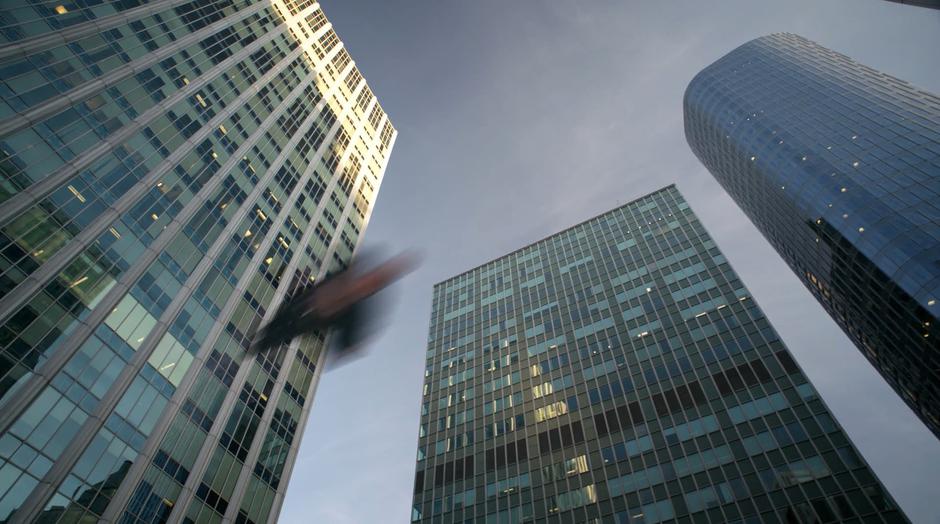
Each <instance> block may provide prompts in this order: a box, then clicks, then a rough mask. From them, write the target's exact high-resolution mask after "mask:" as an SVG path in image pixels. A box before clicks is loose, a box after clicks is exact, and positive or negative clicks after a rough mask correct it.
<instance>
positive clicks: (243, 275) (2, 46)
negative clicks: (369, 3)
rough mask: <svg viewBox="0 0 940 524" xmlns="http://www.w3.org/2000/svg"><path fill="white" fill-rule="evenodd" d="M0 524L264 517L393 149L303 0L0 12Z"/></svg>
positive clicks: (369, 99)
mask: <svg viewBox="0 0 940 524" xmlns="http://www.w3.org/2000/svg"><path fill="white" fill-rule="evenodd" d="M0 93H2V102H0V152H2V153H0V522H9V521H11V520H12V521H18V522H28V521H29V522H31V521H36V522H48V523H52V522H96V521H98V520H99V519H102V520H106V521H109V522H128V523H130V522H165V521H168V520H170V521H174V522H181V521H182V522H200V523H202V522H209V523H211V522H222V521H223V520H224V521H225V522H233V521H234V522H268V521H274V520H276V518H277V515H278V513H279V511H280V507H281V502H282V500H283V497H284V493H285V491H286V488H287V486H286V484H287V479H288V478H289V476H290V472H291V468H292V466H293V462H294V458H295V454H296V450H297V447H298V445H299V441H300V437H301V433H302V431H303V427H304V425H305V422H306V419H307V416H308V413H309V411H310V406H311V402H312V397H313V394H314V390H315V387H316V384H317V381H318V378H319V368H320V365H321V364H322V358H323V357H324V356H325V354H324V352H323V347H324V342H325V334H319V335H317V336H313V337H307V338H303V339H298V340H295V341H293V342H292V343H291V344H290V345H282V346H281V347H278V348H276V349H274V350H272V351H270V352H267V353H265V354H262V355H249V354H248V353H247V351H246V350H247V348H248V343H249V341H250V338H251V336H252V334H253V332H254V330H255V329H256V328H257V327H258V326H259V325H260V324H262V323H263V321H264V319H265V318H266V317H269V316H270V315H271V314H272V312H273V311H274V310H275V309H276V307H277V305H278V304H279V303H280V302H281V301H282V300H284V299H285V298H286V297H290V296H291V295H292V294H294V293H296V292H297V291H298V289H300V288H302V287H304V286H306V285H309V284H310V283H311V282H312V281H313V280H315V279H316V278H319V276H322V275H323V274H325V272H326V271H329V270H331V269H335V268H337V267H342V266H344V265H345V264H346V263H348V261H349V260H350V258H351V257H352V253H353V251H355V249H356V246H357V245H358V243H359V240H360V238H361V236H362V233H363V231H364V230H365V227H366V225H367V223H368V221H369V216H370V213H371V209H372V203H373V202H374V199H375V196H376V192H377V191H378V188H379V184H380V182H381V180H382V177H383V174H384V171H385V167H386V165H387V162H388V157H389V154H390V151H391V148H392V146H393V144H394V141H395V136H396V131H395V129H394V127H393V126H392V124H391V122H390V121H389V120H388V118H387V116H386V115H385V113H384V111H383V110H382V108H381V106H380V105H379V104H378V102H377V100H376V98H375V96H374V95H373V94H372V91H371V90H370V89H369V87H368V86H367V85H366V83H365V81H364V79H363V77H362V75H361V74H360V72H359V70H358V69H357V68H356V66H355V64H354V63H353V61H352V59H351V57H350V56H349V54H348V52H347V51H346V49H345V48H344V46H343V44H342V43H341V42H340V41H339V39H338V37H337V35H336V33H335V32H334V30H333V28H332V25H331V24H330V23H329V21H328V20H327V19H326V17H325V16H324V13H323V12H322V10H321V9H320V6H319V5H318V4H317V3H315V2H313V1H311V0H264V1H250V0H199V1H189V2H184V1H179V0H160V1H155V2H143V1H139V0H130V1H103V2H100V1H99V2H85V1H65V2H61V3H59V2H8V3H4V4H3V5H2V7H0Z"/></svg>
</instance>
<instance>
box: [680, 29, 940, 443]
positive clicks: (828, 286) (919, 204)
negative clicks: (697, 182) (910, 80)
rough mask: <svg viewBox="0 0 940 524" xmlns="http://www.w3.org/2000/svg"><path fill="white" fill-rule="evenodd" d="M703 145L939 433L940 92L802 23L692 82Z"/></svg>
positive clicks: (693, 122) (689, 124)
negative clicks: (801, 31) (824, 42)
mask: <svg viewBox="0 0 940 524" xmlns="http://www.w3.org/2000/svg"><path fill="white" fill-rule="evenodd" d="M685 133H686V138H687V139H688V142H689V144H690V145H691V147H692V150H693V152H694V153H695V154H696V155H697V156H698V157H699V159H701V161H702V162H703V163H704V164H705V166H706V167H707V168H708V170H709V171H711V173H712V174H713V175H714V176H715V178H716V179H717V180H718V181H719V183H721V185H722V186H723V187H724V188H725V190H726V191H728V193H729V194H730V195H731V197H732V198H734V200H735V201H736V202H737V203H738V205H739V206H741V208H742V209H743V210H744V212H745V213H746V214H747V215H748V217H750V219H751V220H752V221H753V222H754V224H755V225H756V226H757V227H758V229H760V230H761V232H762V233H763V234H764V236H765V237H766V238H767V240H768V241H770V243H771V244H772V245H773V246H774V247H775V248H776V249H777V252H779V253H780V255H781V256H782V257H783V258H784V260H785V261H786V262H787V264H789V265H790V267H791V268H792V269H793V271H794V272H795V273H796V274H797V276H798V277H799V278H800V279H801V280H802V281H803V283H804V284H806V287H807V288H809V290H810V291H811V292H812V293H813V295H815V296H816V298H817V299H818V300H819V302H820V303H821V304H822V305H823V307H824V308H825V309H826V310H827V311H828V312H829V314H830V315H831V316H832V318H833V319H834V320H835V321H836V322H837V323H838V324H839V325H840V326H841V327H842V329H843V330H844V331H845V333H846V334H847V335H848V336H849V337H850V338H851V339H852V341H853V342H854V343H855V344H856V346H858V348H859V349H860V350H861V352H862V353H863V354H864V355H865V357H866V358H867V359H868V360H869V361H870V362H871V363H872V364H873V365H874V366H875V367H876V368H877V369H878V371H879V372H880V373H881V374H882V376H884V378H885V379H886V380H887V381H888V382H889V383H890V384H891V385H892V387H894V389H895V390H896V391H897V393H898V394H899V395H900V396H901V397H902V398H903V399H904V400H905V402H907V403H908V405H909V406H910V407H911V408H912V409H913V410H914V412H915V413H917V415H918V416H919V417H920V418H921V419H922V420H923V421H924V423H926V424H927V426H928V427H929V428H930V429H931V430H932V431H933V432H934V434H936V435H937V436H940V330H938V328H937V326H938V318H937V317H938V315H940V98H938V97H937V96H935V95H932V94H930V93H927V92H924V91H921V90H918V89H916V88H913V87H911V86H910V85H909V84H907V83H906V82H904V81H901V80H898V79H896V78H893V77H891V76H888V75H885V74H883V73H879V72H877V71H875V70H873V69H871V68H869V67H866V66H864V65H862V64H859V63H857V62H854V61H852V60H851V59H849V58H847V57H845V56H843V55H840V54H838V53H836V52H834V51H830V50H828V49H826V48H824V47H821V46H819V45H818V44H815V43H813V42H810V41H808V40H806V39H804V38H802V37H800V36H797V35H792V34H775V35H770V36H766V37H763V38H758V39H757V40H753V41H751V42H748V43H747V44H744V45H743V46H741V47H739V48H737V49H735V50H734V51H732V52H731V53H729V54H727V55H726V56H724V57H722V58H721V59H719V60H718V61H716V62H715V63H714V64H712V65H710V66H708V67H707V68H705V69H704V70H703V71H702V72H701V73H699V74H698V75H697V76H696V77H695V78H694V79H693V80H692V82H691V83H690V84H689V87H688V89H687V91H686V94H685Z"/></svg>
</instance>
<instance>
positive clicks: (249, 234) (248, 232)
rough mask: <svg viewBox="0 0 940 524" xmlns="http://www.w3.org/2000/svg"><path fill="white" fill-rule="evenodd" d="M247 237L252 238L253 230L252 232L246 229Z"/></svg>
mask: <svg viewBox="0 0 940 524" xmlns="http://www.w3.org/2000/svg"><path fill="white" fill-rule="evenodd" d="M245 236H246V237H250V236H251V230H250V229H246V230H245Z"/></svg>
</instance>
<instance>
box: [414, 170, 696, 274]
mask: <svg viewBox="0 0 940 524" xmlns="http://www.w3.org/2000/svg"><path fill="white" fill-rule="evenodd" d="M669 188H675V189H676V191H678V190H679V189H678V188H677V187H676V183H675V182H673V183H671V184H668V185H665V186H663V187H661V188H659V189H657V190H655V191H650V192H649V193H646V194H644V195H641V196H638V197H636V198H634V199H633V200H631V201H629V202H626V203H624V204H622V205H619V206H617V207H614V208H611V209H608V210H607V211H603V212H601V213H597V214H596V215H593V216H591V217H589V218H586V219H584V220H582V221H580V222H578V223H576V224H573V225H571V226H568V227H566V228H564V229H561V230H559V231H556V232H554V233H552V234H550V235H546V236H544V237H542V238H540V239H538V240H535V241H533V242H529V243H528V244H526V245H524V246H522V247H520V248H517V249H514V250H512V251H510V252H509V253H506V254H505V255H500V256H498V257H494V258H491V259H489V260H487V261H486V262H483V263H481V264H477V265H475V266H473V267H471V268H470V269H467V270H464V271H461V272H460V273H457V274H456V275H454V276H451V277H447V278H445V279H444V280H441V281H439V282H436V283H435V284H434V286H433V288H432V289H436V288H437V287H438V286H440V285H441V284H445V283H447V282H449V281H451V280H454V279H455V278H459V277H462V276H463V275H466V274H467V273H470V272H472V271H476V270H477V269H480V268H481V267H483V266H485V265H487V264H491V263H493V262H496V261H497V260H499V259H501V258H506V257H508V256H511V255H514V254H516V253H518V252H519V251H522V250H524V249H527V248H530V247H532V246H534V245H535V244H538V243H539V242H544V241H546V240H548V239H549V238H552V237H554V236H557V235H560V234H562V233H565V232H566V231H570V230H572V229H574V228H576V227H580V226H583V225H584V224H587V223H588V222H590V221H592V220H594V219H596V218H598V217H601V216H603V215H606V214H607V213H610V212H611V211H616V210H618V209H622V208H624V207H627V206H629V205H631V204H635V203H636V202H638V201H640V200H643V199H644V198H646V197H649V196H652V195H655V194H656V193H661V192H663V191H666V190H667V189H669ZM679 194H682V193H681V191H680V193H679Z"/></svg>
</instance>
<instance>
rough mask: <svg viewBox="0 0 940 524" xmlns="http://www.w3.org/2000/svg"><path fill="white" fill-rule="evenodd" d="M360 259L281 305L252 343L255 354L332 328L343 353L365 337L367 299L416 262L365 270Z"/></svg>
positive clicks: (404, 259) (402, 260)
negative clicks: (302, 336) (296, 338)
mask: <svg viewBox="0 0 940 524" xmlns="http://www.w3.org/2000/svg"><path fill="white" fill-rule="evenodd" d="M362 266H363V262H361V261H360V260H359V259H358V258H357V259H356V260H355V261H353V263H352V264H351V265H350V266H349V267H348V268H347V269H344V270H342V271H339V272H337V273H334V274H332V275H328V276H327V277H325V278H324V279H322V280H321V281H320V282H317V283H315V284H314V285H313V286H312V287H310V288H308V289H305V290H303V291H301V292H300V293H298V294H297V296H295V297H293V298H292V299H291V300H289V301H286V302H284V303H283V304H281V307H280V308H279V309H278V310H277V312H276V313H275V314H274V317H273V318H272V319H271V321H270V322H268V323H267V325H265V326H263V327H262V328H261V329H259V330H258V333H257V335H256V336H255V338H254V341H253V342H252V347H251V350H252V351H254V352H261V351H267V350H269V349H271V348H273V347H276V346H277V345H278V344H281V343H284V344H286V343H289V342H290V341H291V340H293V339H294V338H295V337H298V336H301V335H306V334H309V333H312V332H314V331H317V330H326V329H330V328H333V329H335V332H334V339H333V341H334V345H335V346H336V348H337V349H338V350H339V351H340V352H341V353H342V352H346V350H348V349H349V348H352V347H355V346H356V345H357V344H358V343H359V342H361V341H362V339H363V338H364V336H365V326H366V324H367V323H368V322H369V320H370V318H371V316H372V315H371V314H370V310H369V308H368V307H367V306H366V302H365V301H366V299H368V298H369V297H371V296H373V295H375V294H376V293H377V292H379V291H381V290H382V289H383V288H385V287H386V286H388V285H389V284H391V283H392V282H393V281H394V280H396V279H398V278H399V277H401V276H403V275H404V274H405V273H408V272H409V271H411V270H412V269H413V268H414V266H415V258H414V257H413V256H411V255H398V256H396V257H394V258H392V259H390V260H388V261H386V262H383V263H381V264H379V265H378V266H375V267H372V268H369V269H364V268H363V267H362Z"/></svg>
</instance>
